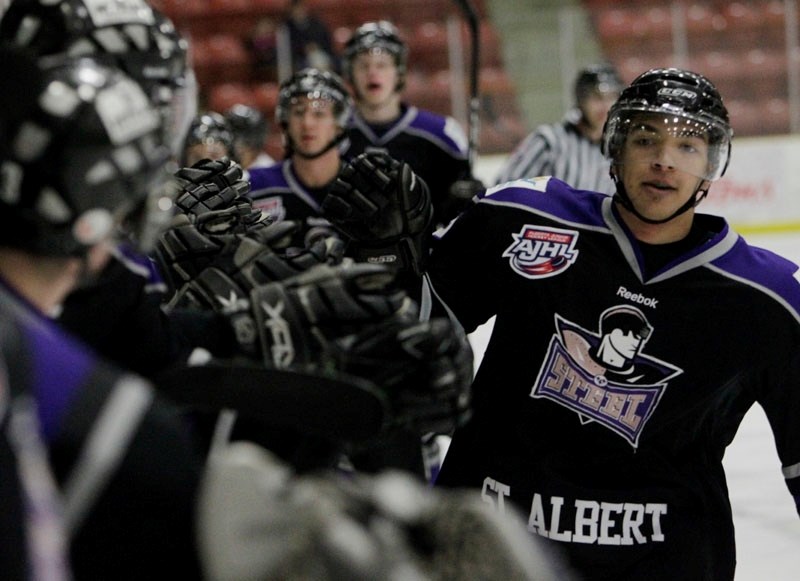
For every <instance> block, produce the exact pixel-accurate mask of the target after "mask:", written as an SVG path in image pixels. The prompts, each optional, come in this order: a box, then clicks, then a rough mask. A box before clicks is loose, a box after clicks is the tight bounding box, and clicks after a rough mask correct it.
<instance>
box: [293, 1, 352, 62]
mask: <svg viewBox="0 0 800 581" xmlns="http://www.w3.org/2000/svg"><path fill="white" fill-rule="evenodd" d="M284 25H285V26H286V31H287V32H288V35H289V46H290V50H291V57H292V71H299V70H301V69H305V68H308V67H313V68H316V69H320V70H324V71H337V70H338V68H339V67H338V63H337V59H336V54H335V52H334V50H333V41H332V40H331V33H330V30H329V29H328V26H327V25H326V24H325V23H324V22H323V21H322V19H321V18H319V17H318V16H317V15H315V14H313V13H312V12H311V11H310V10H309V8H308V4H306V0H289V13H288V15H287V16H286V21H285V22H284Z"/></svg>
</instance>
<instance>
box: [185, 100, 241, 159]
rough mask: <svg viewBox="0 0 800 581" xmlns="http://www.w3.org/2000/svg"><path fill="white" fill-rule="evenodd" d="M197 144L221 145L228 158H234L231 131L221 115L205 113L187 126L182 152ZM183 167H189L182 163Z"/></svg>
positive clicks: (211, 112) (212, 112)
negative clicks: (187, 130)
mask: <svg viewBox="0 0 800 581" xmlns="http://www.w3.org/2000/svg"><path fill="white" fill-rule="evenodd" d="M199 143H204V144H207V145H208V144H211V143H218V144H219V145H221V146H222V147H223V148H224V149H225V151H226V155H227V156H228V157H231V158H232V157H234V149H233V130H232V129H231V126H230V125H229V124H228V121H227V120H226V119H225V117H224V116H223V115H222V114H221V113H217V112H216V111H206V112H205V113H201V114H199V115H197V116H196V117H195V118H194V119H193V120H192V123H191V125H190V126H189V132H188V133H187V134H186V141H185V142H184V145H183V149H184V152H185V151H186V149H188V148H189V147H192V146H193V145H197V144H199ZM183 165H191V164H187V163H185V162H184V164H183Z"/></svg>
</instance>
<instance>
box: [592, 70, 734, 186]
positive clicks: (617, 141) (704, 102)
mask: <svg viewBox="0 0 800 581" xmlns="http://www.w3.org/2000/svg"><path fill="white" fill-rule="evenodd" d="M643 114H650V115H653V116H655V117H659V118H660V119H661V120H662V122H663V123H664V124H665V125H666V126H667V127H669V128H671V129H675V130H676V131H685V130H686V129H687V126H688V127H691V129H692V130H693V131H694V132H695V133H699V134H702V135H705V136H706V137H707V139H708V144H709V152H708V158H709V159H708V166H707V171H706V173H705V174H704V175H700V176H697V177H699V178H701V179H704V180H708V181H714V180H717V179H719V178H720V177H722V175H723V174H724V173H725V169H726V168H727V167H728V162H729V160H730V153H731V140H732V139H733V129H732V128H731V125H730V121H729V118H728V110H727V109H726V108H725V104H724V103H723V102H722V97H721V96H720V94H719V91H717V88H716V87H715V86H714V85H713V83H711V81H710V80H708V79H707V78H706V77H704V76H702V75H700V74H697V73H693V72H691V71H687V70H683V69H674V68H670V69H651V70H649V71H647V72H645V73H643V74H641V75H639V76H638V77H637V78H636V79H634V81H633V82H632V83H631V84H630V86H629V87H627V88H626V89H624V90H623V91H622V93H621V94H620V96H619V99H617V102H616V103H614V105H613V106H612V107H611V110H610V111H609V113H608V120H607V121H606V125H605V127H604V128H603V139H602V148H603V153H604V154H605V155H606V157H608V158H609V159H610V160H611V163H612V164H614V165H619V164H621V163H622V162H621V159H620V153H621V150H622V146H623V145H624V143H625V139H626V137H627V135H628V132H629V131H630V129H631V127H633V126H634V124H635V121H636V120H637V119H639V118H641V117H642V115H643Z"/></svg>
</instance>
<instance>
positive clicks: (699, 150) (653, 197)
mask: <svg viewBox="0 0 800 581" xmlns="http://www.w3.org/2000/svg"><path fill="white" fill-rule="evenodd" d="M708 150H709V147H708V140H707V137H706V135H705V134H704V133H702V132H698V131H696V130H695V129H694V128H693V126H692V124H691V123H690V122H688V121H685V120H680V119H678V118H674V117H672V118H666V117H664V116H659V115H645V116H642V117H641V118H639V119H637V120H636V121H635V122H633V123H632V126H631V128H630V129H629V130H628V134H627V137H626V140H625V144H624V146H623V148H622V153H621V155H620V158H619V160H618V164H617V166H616V168H615V171H617V172H619V173H620V177H621V179H622V182H623V184H624V185H625V189H626V191H627V193H628V196H629V197H630V199H631V202H633V204H634V206H635V207H636V209H637V211H638V212H639V213H640V214H642V215H643V216H645V217H647V218H650V219H652V220H659V219H664V218H667V217H669V216H671V215H672V214H673V213H674V212H675V211H676V210H678V209H679V208H680V207H681V206H682V205H683V204H684V203H686V201H687V200H688V199H689V198H691V197H692V196H693V195H694V193H695V191H697V189H698V187H700V186H701V185H702V186H703V188H706V187H708V182H705V181H704V180H703V178H702V177H701V176H704V175H706V174H707V172H708V154H709V151H708Z"/></svg>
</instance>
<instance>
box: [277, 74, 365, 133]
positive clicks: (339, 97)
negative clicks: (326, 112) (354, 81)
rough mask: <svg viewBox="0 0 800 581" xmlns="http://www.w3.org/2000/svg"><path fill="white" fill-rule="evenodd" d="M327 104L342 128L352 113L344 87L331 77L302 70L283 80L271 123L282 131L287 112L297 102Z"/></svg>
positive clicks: (335, 76)
mask: <svg viewBox="0 0 800 581" xmlns="http://www.w3.org/2000/svg"><path fill="white" fill-rule="evenodd" d="M303 97H305V98H306V99H309V100H311V101H320V100H321V101H328V102H330V103H331V104H332V105H333V114H334V117H335V119H336V124H337V125H338V126H339V127H342V128H343V127H345V126H346V125H347V121H348V119H349V117H350V111H351V109H352V99H351V98H350V94H349V93H348V92H347V88H346V87H345V86H344V83H343V82H342V80H341V79H340V78H339V76H338V75H336V74H335V73H331V72H330V71H320V70H317V69H303V70H301V71H298V72H297V73H295V74H294V75H293V76H292V77H290V78H289V79H288V80H286V81H285V82H284V83H283V84H282V85H281V88H280V92H279V93H278V105H277V107H276V108H275V120H276V122H277V123H278V124H279V125H280V126H281V127H283V128H284V129H285V128H286V126H287V125H288V123H289V111H290V109H291V106H292V104H293V103H295V102H296V101H297V99H300V98H303Z"/></svg>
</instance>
